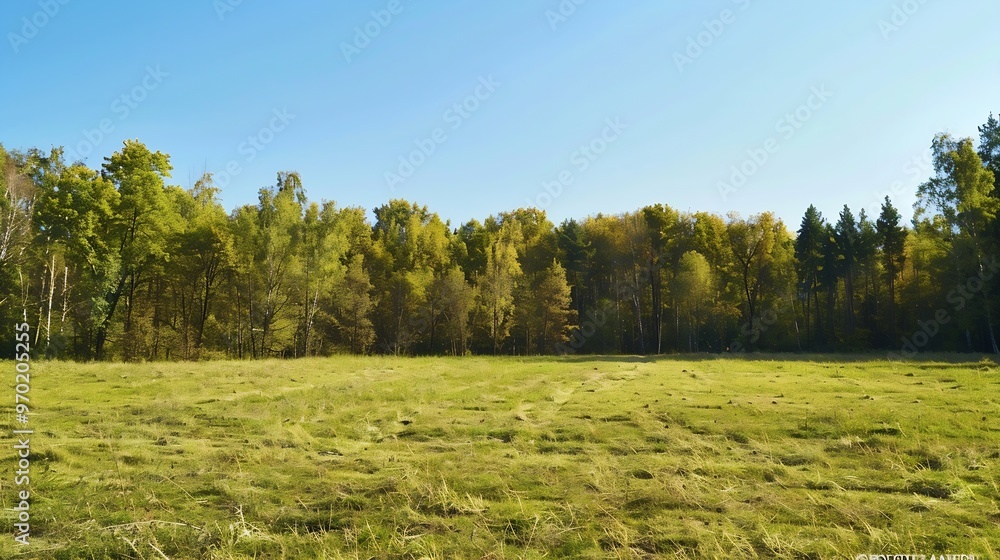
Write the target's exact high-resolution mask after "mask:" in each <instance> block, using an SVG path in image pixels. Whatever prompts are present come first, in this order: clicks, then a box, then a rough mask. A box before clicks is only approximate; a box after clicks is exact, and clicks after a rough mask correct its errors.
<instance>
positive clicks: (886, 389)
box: [0, 356, 1000, 559]
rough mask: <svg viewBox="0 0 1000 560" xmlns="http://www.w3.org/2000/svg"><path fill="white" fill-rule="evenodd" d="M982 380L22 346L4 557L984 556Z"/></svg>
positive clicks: (709, 361)
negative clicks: (27, 395) (23, 409)
mask: <svg viewBox="0 0 1000 560" xmlns="http://www.w3.org/2000/svg"><path fill="white" fill-rule="evenodd" d="M0 367H3V368H4V369H5V370H7V371H8V372H10V375H9V376H7V377H9V378H11V379H13V365H12V364H10V363H2V364H0ZM998 389H1000V369H998V368H997V366H996V364H995V363H993V362H992V361H988V360H983V361H968V362H964V363H963V362H959V361H922V362H888V361H865V360H848V361H844V360H843V359H842V358H837V357H822V356H817V357H811V358H809V357H792V358H791V359H785V358H783V357H774V359H770V357H767V356H764V357H759V358H754V359H750V360H742V359H718V358H711V357H688V358H671V359H665V358H661V359H645V358H635V357H616V358H526V359H514V358H500V359H495V358H466V359H446V358H426V359H394V358H379V357H368V358H348V357H344V358H335V359H310V360H297V361H265V362H215V363H200V364H192V363H181V364H163V363H154V364H142V365H131V364H128V365H124V364H68V363H54V362H48V363H45V362H42V363H35V364H33V369H32V390H31V398H32V401H31V404H32V406H33V415H32V419H31V427H32V428H34V429H35V430H36V433H35V435H34V436H33V437H32V439H31V445H32V465H31V469H32V472H31V476H32V496H33V502H32V506H31V513H32V519H31V523H32V535H31V540H32V544H31V545H30V546H29V547H21V546H19V545H16V544H15V543H14V541H13V537H12V534H13V525H12V524H13V516H12V512H11V510H10V508H11V507H12V506H13V503H12V502H13V500H14V488H13V471H14V470H15V467H14V464H15V457H14V452H13V450H11V449H10V446H8V451H6V452H4V453H3V454H2V458H0V473H8V474H2V475H0V501H2V504H3V507H4V508H7V509H6V511H5V517H4V521H3V528H4V529H3V530H4V531H5V534H7V535H8V536H7V537H3V538H2V540H0V557H3V558H46V559H49V558H52V559H61V558H67V559H69V558H72V559H77V558H143V559H155V558H164V557H166V558H171V559H181V558H215V559H235V558H331V559H339V558H345V559H357V558H364V559H368V558H378V559H387V558H441V559H444V558H449V559H450V558H489V559H499V558H528V559H530V558H543V557H545V558H660V557H681V558H776V557H777V558H854V557H855V556H857V554H859V553H862V552H865V553H869V552H884V553H889V552H893V553H902V554H906V553H924V554H928V556H929V555H930V554H934V553H937V554H940V553H957V554H961V553H966V554H973V553H974V554H978V555H981V556H983V557H987V558H989V557H997V556H998V550H1000V545H998V544H997V543H1000V528H998V525H1000V509H998V497H1000V488H998V479H1000V445H998V444H1000V423H998V421H997V418H998V411H1000V391H998ZM12 395H13V390H12V389H11V398H12ZM0 428H2V429H3V430H4V431H5V433H8V434H9V433H10V432H9V430H10V429H12V428H14V423H13V419H12V417H11V415H10V414H5V415H4V417H3V423H2V424H0Z"/></svg>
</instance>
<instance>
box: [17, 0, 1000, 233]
mask: <svg viewBox="0 0 1000 560" xmlns="http://www.w3.org/2000/svg"><path fill="white" fill-rule="evenodd" d="M576 2H580V3H579V4H577V3H576ZM46 10H48V13H46ZM50 14H51V15H50ZM998 21H1000V3H998V2H996V1H995V0H956V1H953V2H944V1H943V0H924V1H922V2H921V1H919V0H906V1H901V0H874V1H864V2H862V1H851V2H834V1H825V2H792V1H781V2H778V1H773V0H772V1H764V0H713V1H699V2H695V1H666V0H632V1H626V2H619V1H611V0H585V1H582V0H540V1H526V0H525V1H519V0H511V1H504V2H500V1H494V2H486V1H480V2H473V1H458V0H391V1H390V0H356V1H351V2H347V1H337V2H328V1H325V2H319V1H290V2H283V3H271V2H263V1H260V0H243V1H242V2H239V1H238V0H216V1H213V0H202V1H185V2H125V1H103V2H83V1H81V0H41V1H39V0H8V1H7V2H5V3H4V10H3V16H2V19H0V22H2V23H0V31H2V32H3V34H4V37H5V41H4V43H3V44H2V45H0V68H2V70H3V75H4V84H3V87H2V88H0V142H2V143H3V144H4V146H6V147H7V148H27V147H32V146H39V147H43V148H48V147H49V146H52V145H57V146H58V145H63V146H66V147H67V148H68V149H69V150H70V151H71V152H72V153H75V154H78V155H79V156H80V157H83V155H84V154H89V155H88V156H87V157H86V158H85V161H86V163H87V164H88V165H91V166H92V167H97V166H99V165H100V163H101V161H102V158H103V157H105V156H107V155H110V154H111V153H112V152H114V151H115V150H117V149H118V148H119V147H120V146H121V142H122V141H123V140H124V139H126V138H139V139H141V140H142V141H143V142H145V143H146V144H147V145H148V146H149V147H150V148H153V149H157V150H161V151H164V152H166V153H168V154H170V155H171V158H172V162H173V164H174V173H173V183H176V184H179V185H181V186H184V187H189V186H191V185H192V184H193V183H194V181H195V180H197V178H198V177H199V176H200V175H201V174H202V172H203V171H206V170H207V171H212V172H215V173H216V175H217V179H219V181H220V182H222V183H224V184H225V186H224V188H223V191H222V198H223V202H224V204H225V205H226V206H227V208H230V209H231V208H233V207H235V206H237V205H240V204H246V203H252V202H254V201H255V200H256V192H257V190H258V189H259V188H260V187H262V186H266V185H271V184H273V183H274V178H275V174H276V173H277V172H278V171H282V170H295V171H299V172H300V173H301V174H302V177H303V180H304V184H305V187H306V190H307V192H308V194H309V196H310V198H312V199H314V200H322V199H325V200H335V201H337V203H338V204H340V205H342V206H362V207H365V208H366V209H368V210H371V209H372V208H374V207H375V206H378V205H380V204H382V203H384V202H385V201H387V200H389V199H390V198H406V199H409V200H413V201H417V202H420V203H422V204H427V205H428V206H429V207H430V208H431V209H432V210H434V211H436V212H438V213H439V214H440V215H441V216H442V217H443V218H445V219H449V220H451V222H452V225H453V226H454V225H458V224H459V223H461V222H464V221H466V220H468V219H470V218H478V219H482V218H485V217H486V216H488V215H490V214H494V213H496V212H499V211H504V210H510V209H514V208H517V207H520V206H526V205H528V204H529V203H531V204H534V205H538V206H540V207H543V208H544V209H545V210H546V212H547V213H548V214H549V217H550V218H551V219H552V220H553V221H554V222H556V223H559V222H560V221H562V220H563V219H565V218H569V217H576V218H582V217H585V216H587V215H590V214H596V213H598V212H603V213H617V212H625V211H632V210H636V209H638V208H640V207H642V206H644V205H646V204H651V203H657V202H662V203H666V204H669V205H671V206H673V207H674V208H677V209H680V210H690V211H698V210H706V211H712V212H717V213H725V212H727V211H729V210H737V211H740V212H742V213H743V214H750V213H754V212H759V211H763V210H774V211H775V212H777V214H778V215H779V216H780V217H782V218H783V219H785V221H786V222H788V223H789V225H790V226H791V228H792V229H795V228H796V227H797V225H798V222H799V220H800V218H801V216H802V213H803V211H804V210H805V208H806V207H807V206H808V205H809V204H810V203H814V204H816V205H817V207H819V209H820V210H821V211H822V212H823V213H824V215H826V216H827V217H828V218H835V216H836V213H837V212H838V211H839V209H840V208H841V207H842V206H843V205H844V204H848V205H849V206H850V207H851V208H852V209H854V210H855V211H858V210H860V209H861V208H868V209H869V210H870V209H872V208H877V203H878V202H879V200H880V199H881V198H882V196H884V194H892V195H893V199H894V201H895V202H896V205H897V206H898V207H900V209H901V210H902V212H903V213H904V215H905V216H909V215H910V207H911V205H912V203H913V201H914V195H913V193H914V191H915V188H916V185H917V184H919V183H920V182H921V180H922V179H924V178H926V177H927V175H928V174H929V173H930V169H929V167H928V166H927V164H926V161H925V157H926V154H927V152H928V147H929V146H930V142H931V139H932V138H933V135H934V134H935V133H937V132H940V131H949V132H951V133H953V134H955V135H959V136H975V135H976V126H977V125H980V124H982V123H983V122H985V120H986V118H987V116H988V115H989V113H990V112H991V111H992V112H997V111H1000V45H998V43H997V41H996V37H995V31H996V25H997V22H998ZM456 104H457V107H456ZM102 129H103V130H102ZM421 146H422V147H423V148H422V149H423V152H421V151H420V150H421ZM401 158H402V159H403V160H405V159H409V160H410V163H409V165H407V164H401V163H400V162H401ZM765 158H766V159H765ZM754 160H756V161H754ZM401 167H402V168H401ZM741 168H742V170H743V171H739V170H740V169H741ZM227 169H229V170H230V171H232V172H229V171H227ZM734 170H736V171H734ZM744 171H746V172H748V173H743V172H744ZM391 174H395V176H393V175H391ZM734 174H735V176H734ZM741 174H742V177H741ZM560 179H562V180H563V184H561V185H560V184H555V183H554V182H557V181H559V180H560ZM546 184H548V189H549V191H550V192H551V193H556V196H552V194H550V192H547V191H546V188H545V186H544V185H546Z"/></svg>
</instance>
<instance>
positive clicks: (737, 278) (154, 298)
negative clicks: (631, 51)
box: [0, 115, 1000, 360]
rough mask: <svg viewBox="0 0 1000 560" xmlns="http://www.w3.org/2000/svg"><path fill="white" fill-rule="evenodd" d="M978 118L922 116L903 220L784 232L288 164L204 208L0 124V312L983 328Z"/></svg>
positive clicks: (647, 326)
mask: <svg viewBox="0 0 1000 560" xmlns="http://www.w3.org/2000/svg"><path fill="white" fill-rule="evenodd" d="M979 132H980V138H979V139H978V142H976V141H974V140H973V139H969V138H965V139H955V138H952V137H951V136H948V135H946V134H940V135H938V136H937V137H936V138H935V139H934V141H933V144H932V152H933V158H934V175H933V176H932V177H930V178H928V180H927V181H926V182H925V183H923V184H922V185H921V186H920V188H919V191H918V202H917V205H916V207H915V211H916V212H915V217H914V220H913V223H912V224H911V225H910V226H907V225H904V224H901V223H900V221H901V218H900V215H899V213H898V211H897V210H896V209H895V208H894V207H893V206H892V204H891V202H890V201H889V199H888V198H886V200H885V202H884V204H883V205H882V209H881V213H880V215H879V216H877V217H870V216H867V215H866V214H865V212H864V211H861V212H860V213H859V214H858V215H857V216H855V215H854V214H853V213H852V211H851V210H850V208H848V207H847V206H845V207H844V208H843V210H842V211H841V212H840V214H839V216H837V219H836V221H835V222H833V223H831V222H827V221H826V220H825V219H824V217H823V216H822V215H821V214H820V213H819V212H818V211H817V210H816V208H815V207H813V206H810V207H809V209H807V210H806V212H805V215H804V217H803V218H802V222H801V225H800V227H799V229H798V231H797V232H796V233H795V234H794V235H793V234H792V233H791V232H789V231H788V229H787V228H786V227H785V225H784V224H783V223H782V222H781V221H780V220H778V219H776V218H775V216H774V215H773V214H771V213H769V212H765V213H762V214H758V215H755V216H751V217H748V218H744V217H741V216H739V215H738V214H735V213H731V214H729V215H728V216H726V217H721V216H718V215H715V214H709V213H704V212H698V213H693V214H692V213H684V212H678V211H676V210H674V209H672V208H670V207H669V206H665V205H660V204H657V205H652V206H647V207H645V208H642V209H640V210H638V211H636V212H631V213H625V214H621V215H614V216H608V215H602V214H597V215H596V216H590V217H587V218H585V219H583V220H582V221H576V220H567V221H565V222H563V223H562V224H560V225H558V226H556V225H554V224H553V223H552V222H550V221H549V220H548V219H547V218H546V216H545V212H543V211H541V210H538V209H534V208H527V209H518V210H515V211H512V212H503V213H500V214H498V215H495V216H490V217H488V218H486V219H485V220H484V221H483V222H479V221H478V220H472V221H470V222H468V223H465V224H461V225H459V226H458V227H453V226H452V225H451V224H450V223H448V222H445V221H442V220H441V219H440V217H439V216H438V215H437V214H435V213H433V212H430V211H429V210H428V209H427V208H426V207H424V206H419V205H417V204H413V203H410V202H407V201H405V200H390V201H389V202H388V203H386V204H384V205H382V206H380V207H378V208H376V209H375V211H374V215H375V223H374V224H372V223H370V222H369V221H368V219H367V217H366V214H365V211H364V210H363V209H361V208H351V207H348V208H340V207H338V206H336V204H334V203H333V202H322V203H317V202H310V201H309V200H308V198H307V197H306V193H305V189H304V186H303V184H302V179H301V178H300V176H299V175H298V174H297V173H294V172H282V173H278V175H277V181H276V183H275V184H274V185H273V186H269V187H265V188H262V189H261V190H260V191H259V197H258V202H257V204H254V205H246V206H242V207H239V208H236V209H235V210H234V211H233V212H231V213H227V212H226V211H225V210H224V208H223V207H222V205H221V204H220V201H219V199H218V194H219V189H218V188H216V187H215V186H214V185H213V182H212V176H211V174H206V175H204V176H203V177H202V178H201V179H200V180H199V181H198V182H197V183H196V184H195V185H194V186H193V187H192V188H190V189H182V188H180V187H177V186H173V185H170V184H168V182H167V181H168V180H169V178H170V171H171V165H170V160H169V157H168V156H167V155H166V154H163V153H161V152H153V151H151V150H149V149H148V148H147V147H146V146H145V145H143V144H142V143H140V142H138V141H127V142H125V143H124V145H123V147H122V149H121V150H120V151H118V152H116V153H114V154H112V155H111V156H110V157H107V158H106V159H105V161H104V164H103V165H102V167H101V169H100V170H93V169H90V168H88V167H86V166H85V165H83V164H81V163H68V162H66V161H65V160H64V157H63V151H62V150H61V149H59V148H56V149H52V150H51V151H50V152H48V153H45V152H43V151H41V150H38V149H30V150H27V151H23V152H21V151H6V150H4V149H3V147H2V146H0V187H2V192H3V198H0V320H2V321H3V325H2V326H0V330H2V331H3V332H7V331H12V328H13V324H14V322H15V321H17V322H20V320H21V319H22V315H23V313H24V312H25V310H26V312H27V315H28V322H29V323H30V324H31V325H32V327H33V333H34V334H33V337H34V339H33V343H34V347H35V355H36V356H42V355H44V356H49V357H58V358H67V359H115V360H164V359H166V360H178V359H205V358H214V357H230V358H263V357H274V356H279V357H298V356H313V355H328V354H335V353H354V354H368V353H391V354H405V355H431V354H451V355H462V354H467V353H480V354H520V355H525V354H567V353H582V354H590V353H604V354H616V353H628V354H659V353H666V352H706V351H707V352H727V351H729V352H732V351H743V350H748V351H754V350H767V351H807V350H808V351H862V350H873V349H883V350H889V351H893V352H902V353H903V354H904V355H909V354H912V353H915V352H917V351H919V350H925V349H926V350H953V351H988V352H998V348H997V343H996V336H995V333H994V327H993V316H994V315H995V314H996V313H997V312H994V311H993V308H994V307H996V305H997V301H998V298H997V297H996V295H997V294H998V292H1000V279H997V278H994V277H995V276H996V275H997V272H1000V243H998V242H1000V220H998V212H1000V193H998V192H997V189H996V176H997V173H1000V125H998V122H997V120H996V119H995V118H994V117H993V116H992V115H991V116H990V118H989V120H988V121H987V123H986V124H985V125H983V126H982V127H980V129H979ZM998 312H1000V310H998ZM7 339H8V340H13V335H12V334H10V336H8V338H7ZM3 347H4V348H5V351H7V350H6V347H7V345H4V346H3Z"/></svg>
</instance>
